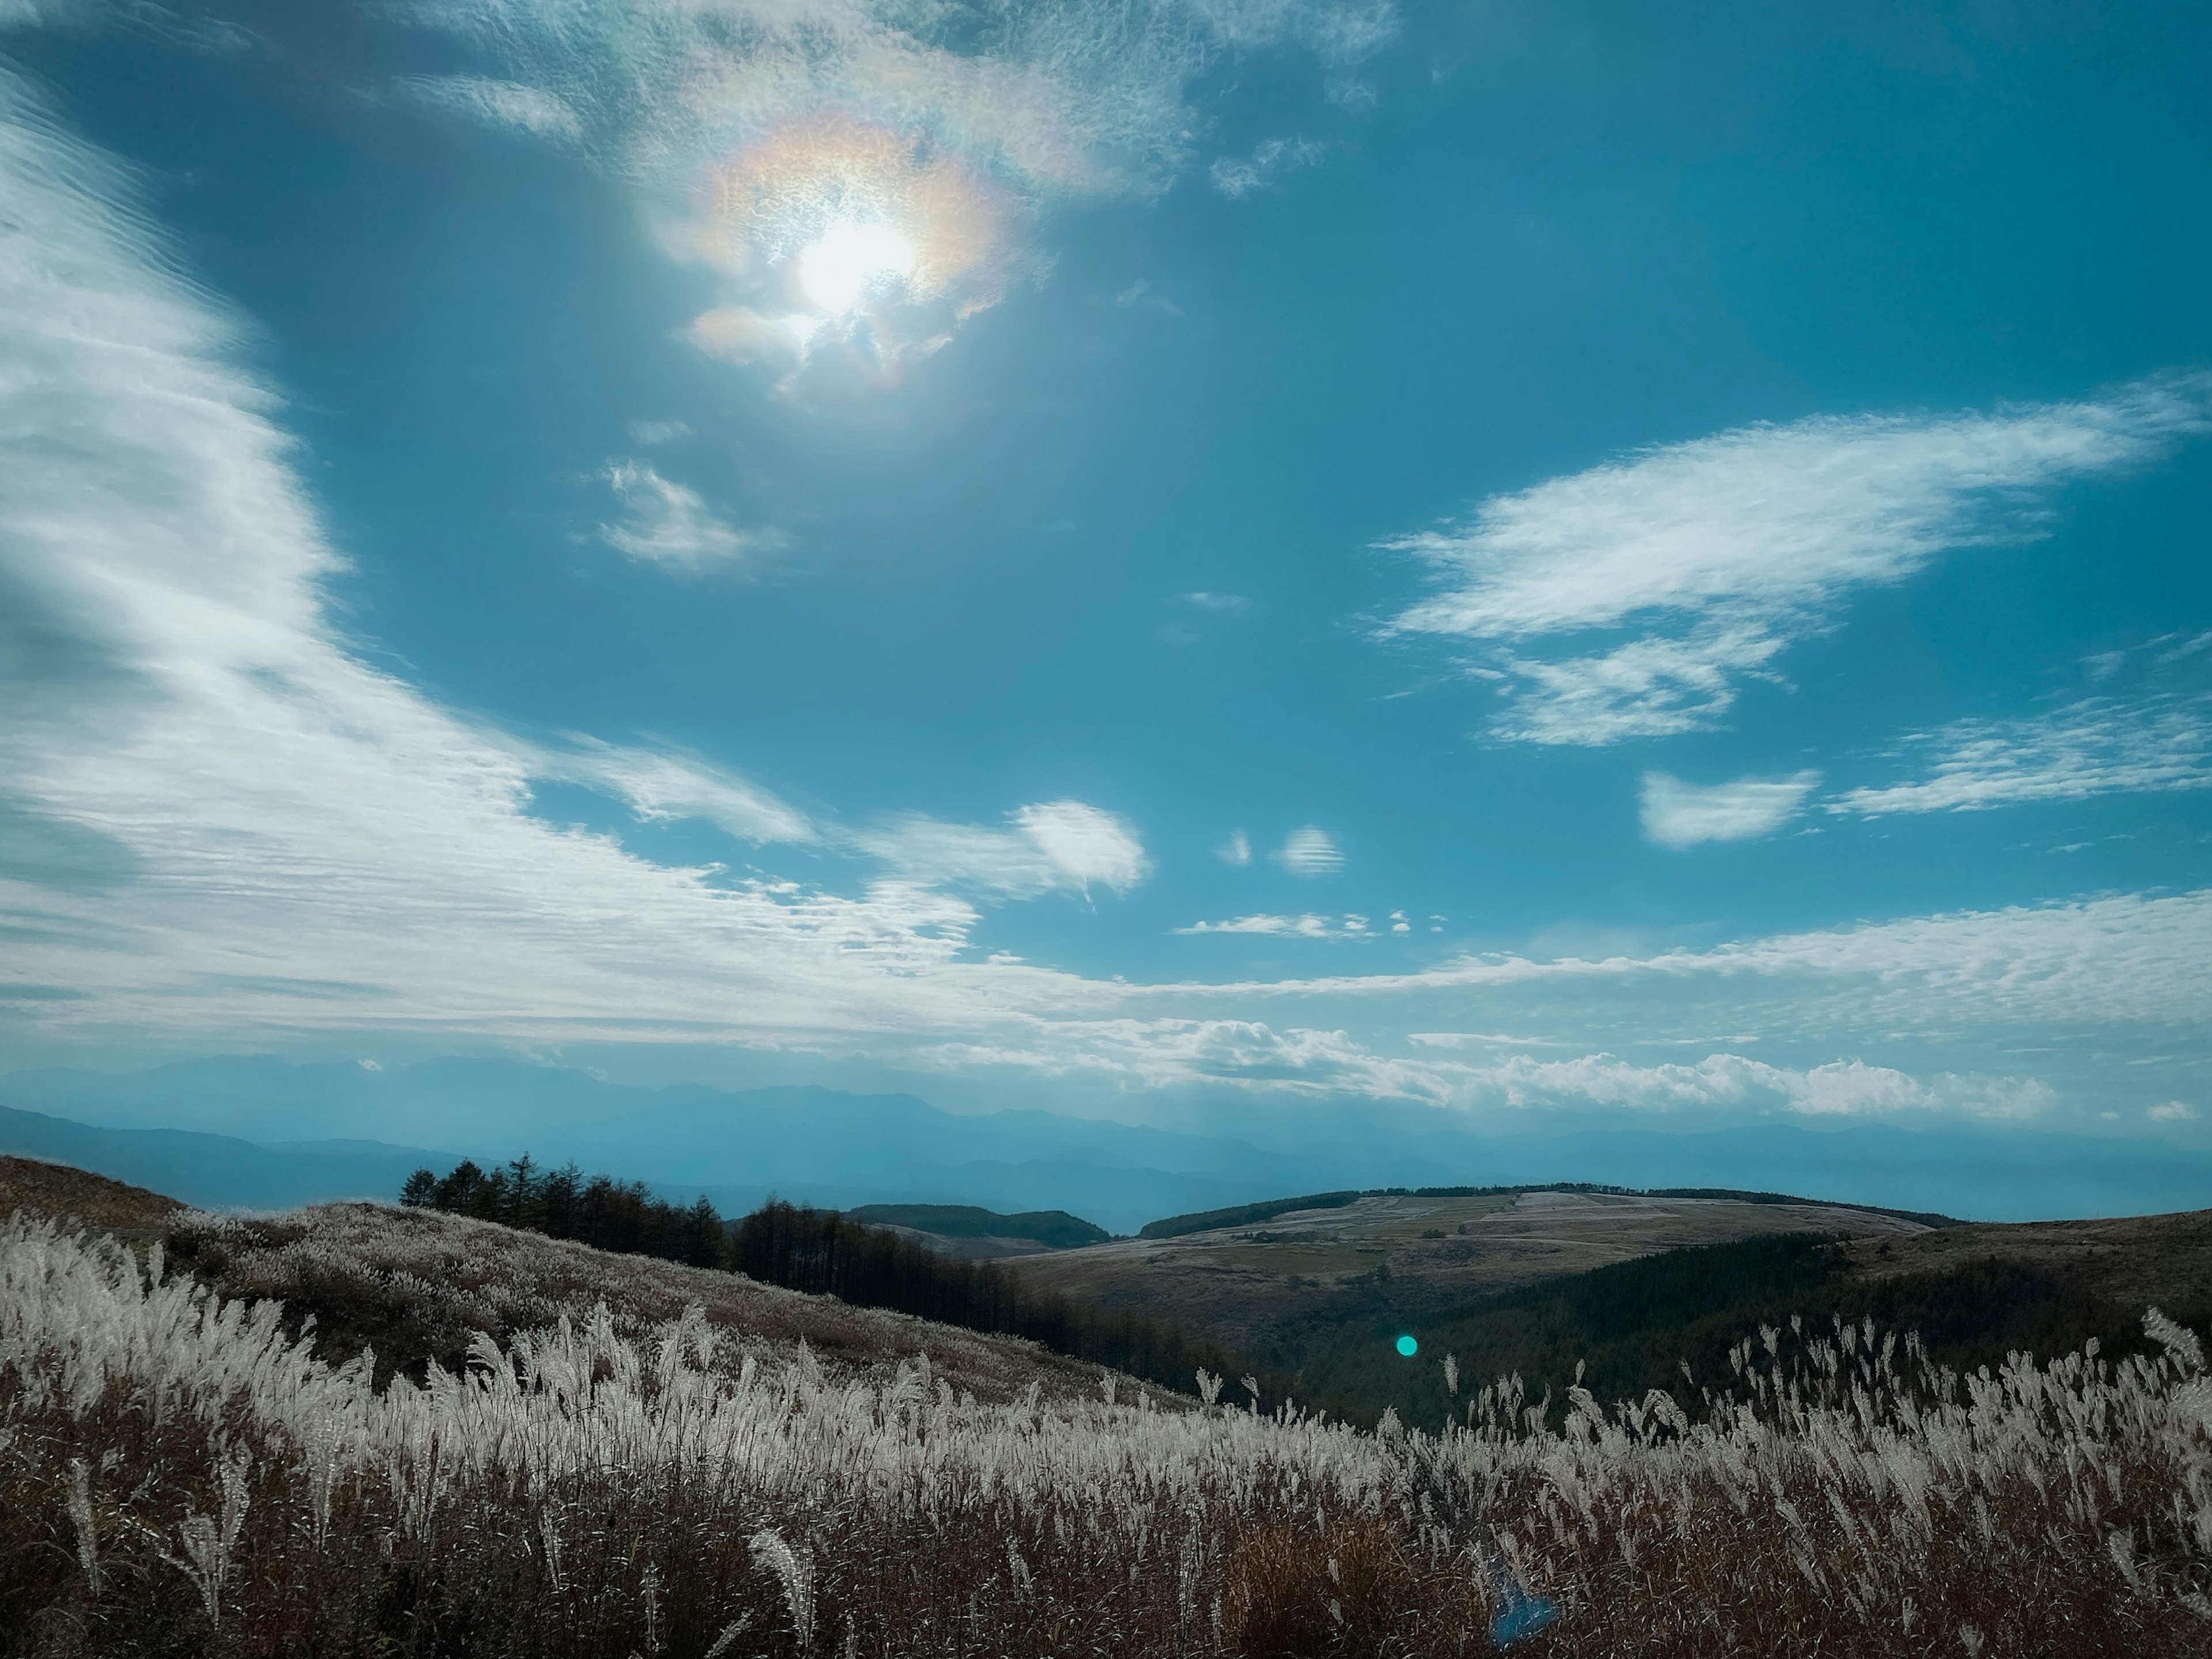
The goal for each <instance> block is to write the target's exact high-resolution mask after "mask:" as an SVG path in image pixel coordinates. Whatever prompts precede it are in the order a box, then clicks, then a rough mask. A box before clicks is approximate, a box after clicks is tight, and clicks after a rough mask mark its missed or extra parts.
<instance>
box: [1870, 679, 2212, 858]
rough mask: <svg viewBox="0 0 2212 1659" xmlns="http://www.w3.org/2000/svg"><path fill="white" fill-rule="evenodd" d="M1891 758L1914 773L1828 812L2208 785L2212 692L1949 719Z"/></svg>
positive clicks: (2182, 688) (2142, 691) (1949, 808)
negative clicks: (1990, 717)
mask: <svg viewBox="0 0 2212 1659" xmlns="http://www.w3.org/2000/svg"><path fill="white" fill-rule="evenodd" d="M2190 655H2191V656H2192V657H2193V656H2194V655H2195V653H2193V652H2192V653H2190ZM2116 671H2118V669H2117V666H2116V665H2104V671H2103V672H2101V673H2100V674H2096V675H2094V676H2093V678H2100V679H2104V680H2109V679H2110V678H2112V674H2113V673H2114V672H2116ZM1896 753H1897V755H1898V757H1899V758H1903V759H1905V760H1908V761H1911V762H1916V763H1918V764H1917V769H1918V770H1919V772H1920V774H1921V775H1919V776H1917V777H1915V778H1913V779H1911V781H1906V782H1902V783H1887V784H1873V785H1866V786H1863V787H1859V788H1856V789H1850V790H1846V791H1845V792H1844V793H1842V794H1839V795H1838V796H1837V797H1836V798H1835V799H1833V800H1832V801H1830V802H1828V803H1827V810H1828V811H1831V812H1832V813H1837V814H1841V815H1849V816H1852V817H1869V818H1872V817H1890V816H1893V815H1895V814H1899V813H1911V812H1974V811H1986V810H1988V809H1990V808H1991V807H1997V806H2010V805H2019V804H2021V803H2024V802H2027V801H2057V800H2083V799H2087V798H2089V797H2091V796H2093V795H2109V794H2154V793H2173V792H2176V791H2181V790H2193V789H2206V788H2212V690H2207V689H2205V688H2204V687H2203V685H2201V684H2196V685H2175V684H2171V683H2164V684H2161V683H2160V679H2159V678H2153V680H2152V681H2151V682H2150V683H2149V684H2144V685H2140V686H2137V687H2135V688H2131V689H2130V690H2127V691H2126V692H2124V693H2100V694H2098V695H2094V696H2086V697H2076V698H2074V699H2072V700H2070V701H2069V702H2063V703H2061V704H2060V705H2058V706H2057V707H2056V708H2049V709H2046V710H2044V711H2042V712H2040V713H2038V714H2026V715H2017V716H2014V717H2012V718H2009V719H1997V720H1987V719H1980V720H1953V721H1951V722H1949V723H1948V724H1947V725H1944V726H1936V727H1934V728H1933V729H1931V730H1929V731H1925V732H1913V733H1911V734H1910V735H1908V736H1907V737H1906V738H1905V739H1904V740H1903V742H1901V743H1900V744H1899V745H1898V746H1897V750H1896Z"/></svg>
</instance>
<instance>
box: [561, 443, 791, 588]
mask: <svg viewBox="0 0 2212 1659" xmlns="http://www.w3.org/2000/svg"><path fill="white" fill-rule="evenodd" d="M607 484H608V486H609V488H611V489H613V491H614V492H615V494H616V495H617V496H619V497H620V498H621V500H622V503H623V506H624V507H627V508H628V509H629V517H628V518H626V519H625V520H623V522H622V523H620V524H603V525H601V526H599V534H600V535H601V536H602V537H604V538H605V540H606V543H607V545H609V546H610V547H612V548H614V549H616V550H618V551H620V552H623V553H627V554H629V556H630V557H631V558H633V559H642V560H645V561H647V562H649V563H653V564H664V565H669V566H672V567H674V568H678V569H681V570H702V569H704V568H708V566H710V565H718V564H730V563H734V562H738V561H739V560H742V559H744V558H746V557H748V556H751V555H753V554H755V553H758V552H761V551H763V550H768V549H773V548H776V547H780V546H781V545H782V544H783V538H782V537H781V535H780V534H779V533H777V532H773V531H750V530H733V529H732V528H731V527H730V526H728V525H726V524H724V523H723V522H722V521H721V520H720V519H718V518H716V517H715V516H714V513H711V512H710V511H708V507H707V503H706V502H705V501H703V500H702V499H701V498H700V495H699V492H698V491H696V490H695V489H687V488H685V487H684V485H682V484H680V483H671V481H670V480H668V479H666V478H664V477H661V476H660V474H659V472H657V471H654V470H653V468H652V467H651V466H650V465H647V463H645V462H643V461H616V462H613V463H611V464H610V465H609V466H608V467H607Z"/></svg>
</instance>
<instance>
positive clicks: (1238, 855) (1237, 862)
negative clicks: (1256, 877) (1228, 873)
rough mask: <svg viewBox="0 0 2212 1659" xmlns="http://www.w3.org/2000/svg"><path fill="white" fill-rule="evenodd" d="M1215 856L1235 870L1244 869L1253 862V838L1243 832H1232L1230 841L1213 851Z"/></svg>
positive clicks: (1233, 830) (1238, 830) (1234, 830)
mask: <svg viewBox="0 0 2212 1659" xmlns="http://www.w3.org/2000/svg"><path fill="white" fill-rule="evenodd" d="M1213 856H1214V857H1216V858H1218V859H1219V860H1221V861H1222V862H1223V863H1224V864H1226V865H1229V866H1231V867H1232V868H1235V869H1239V870H1241V869H1243V867H1244V866H1246V865H1248V864H1249V863H1251V862H1252V837H1251V836H1248V835H1246V834H1245V833H1244V832H1243V830H1242V829H1231V831H1230V832H1229V839H1228V840H1227V841H1225V842H1222V843H1221V845H1220V846H1218V847H1217V848H1214V849H1213Z"/></svg>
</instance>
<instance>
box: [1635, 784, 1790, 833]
mask: <svg viewBox="0 0 2212 1659" xmlns="http://www.w3.org/2000/svg"><path fill="white" fill-rule="evenodd" d="M1819 784H1820V774H1819V773H1818V772H1800V773H1798V774H1796V775H1795V776H1794V777H1787V778H1738V779H1737V780H1735V781H1734V782H1733V783H1711V784H1696V783H1685V782H1683V781H1681V779H1680V778H1678V777H1674V776H1673V775H1669V774H1668V773H1665V772H1646V773H1645V774H1644V786H1643V797H1642V811H1643V818H1644V834H1645V835H1646V836H1650V838H1651V839H1652V840H1653V841H1655V842H1658V843H1659V845H1660V846H1662V847H1672V848H1676V849H1678V850H1679V849H1680V848H1686V847H1696V846H1698V845H1699V844H1700V843H1702V842H1714V841H1751V840H1754V839H1756V838H1757V837H1759V836H1765V835H1771V834H1772V833H1773V832H1774V831H1775V830H1776V829H1779V828H1780V827H1781V826H1782V825H1783V824H1784V823H1788V822H1789V821H1790V819H1791V818H1793V817H1796V815H1797V811H1798V809H1799V808H1800V807H1802V805H1804V804H1805V797H1806V796H1808V795H1809V794H1811V793H1813V791H1814V789H1815V788H1816V787H1819Z"/></svg>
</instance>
